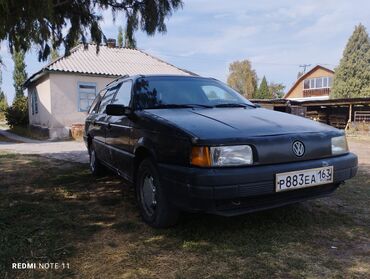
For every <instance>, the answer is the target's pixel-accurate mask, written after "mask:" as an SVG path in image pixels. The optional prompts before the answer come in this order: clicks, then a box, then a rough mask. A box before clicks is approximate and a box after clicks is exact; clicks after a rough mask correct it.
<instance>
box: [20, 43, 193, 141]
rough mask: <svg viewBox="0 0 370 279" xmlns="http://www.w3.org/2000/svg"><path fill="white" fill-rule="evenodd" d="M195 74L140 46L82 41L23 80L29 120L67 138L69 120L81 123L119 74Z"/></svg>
mask: <svg viewBox="0 0 370 279" xmlns="http://www.w3.org/2000/svg"><path fill="white" fill-rule="evenodd" d="M137 74H144V75H145V74H175V75H194V74H193V73H191V72H189V71H186V70H183V69H180V68H177V67H175V66H173V65H171V64H169V63H166V62H164V61H162V60H160V59H158V58H155V57H153V56H151V55H149V54H147V53H145V52H143V51H141V50H135V49H127V48H118V47H115V46H112V45H107V46H100V49H99V52H98V53H97V52H96V45H93V44H90V45H89V46H88V48H85V47H84V46H83V45H82V44H80V45H78V46H77V47H75V48H74V49H72V50H71V53H70V55H68V56H63V57H60V58H59V59H57V60H55V61H53V62H51V63H50V64H48V65H46V66H45V67H44V68H42V69H41V70H40V71H38V72H37V73H35V74H33V75H32V76H31V77H30V78H29V79H28V80H27V81H26V82H25V87H26V88H27V90H28V100H29V104H28V106H29V122H30V125H32V126H33V127H37V128H40V129H47V130H48V132H49V137H50V138H52V139H58V138H67V137H69V134H70V127H71V126H72V124H81V123H84V120H85V117H86V113H87V110H88V109H89V107H90V105H91V103H92V102H93V100H94V98H95V96H96V94H97V93H98V92H99V91H100V90H102V89H103V88H104V87H105V86H106V85H107V84H108V83H110V82H111V81H113V80H114V79H116V78H117V77H119V76H122V75H137Z"/></svg>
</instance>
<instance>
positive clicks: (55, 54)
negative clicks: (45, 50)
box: [49, 48, 60, 62]
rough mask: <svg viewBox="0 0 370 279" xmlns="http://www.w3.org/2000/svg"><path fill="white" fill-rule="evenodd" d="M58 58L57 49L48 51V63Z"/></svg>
mask: <svg viewBox="0 0 370 279" xmlns="http://www.w3.org/2000/svg"><path fill="white" fill-rule="evenodd" d="M59 57H60V55H59V51H58V49H57V48H52V49H51V51H50V58H49V62H52V61H55V60H57V59H58V58H59Z"/></svg>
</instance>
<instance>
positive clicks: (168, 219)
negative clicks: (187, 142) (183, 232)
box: [136, 159, 179, 228]
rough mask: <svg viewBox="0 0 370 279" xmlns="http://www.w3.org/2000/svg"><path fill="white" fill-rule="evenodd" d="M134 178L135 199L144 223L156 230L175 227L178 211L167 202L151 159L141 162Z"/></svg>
mask: <svg viewBox="0 0 370 279" xmlns="http://www.w3.org/2000/svg"><path fill="white" fill-rule="evenodd" d="M136 178H137V179H136V197H137V201H138V204H139V208H140V213H141V216H142V218H143V219H144V221H145V222H146V223H147V224H149V225H150V226H152V227H156V228H165V227H170V226H173V225H175V224H176V222H177V220H178V215H179V212H178V209H177V208H175V207H174V206H173V205H172V204H171V203H170V202H169V200H168V197H167V196H166V193H165V191H164V189H163V187H162V185H161V182H160V177H159V173H158V171H157V168H156V165H155V163H154V162H153V161H152V160H151V159H144V160H143V161H142V162H141V164H140V165H139V169H138V172H137V177H136Z"/></svg>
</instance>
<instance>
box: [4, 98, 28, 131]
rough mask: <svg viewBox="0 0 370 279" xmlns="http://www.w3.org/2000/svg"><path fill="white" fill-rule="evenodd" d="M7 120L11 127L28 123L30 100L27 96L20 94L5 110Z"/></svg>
mask: <svg viewBox="0 0 370 279" xmlns="http://www.w3.org/2000/svg"><path fill="white" fill-rule="evenodd" d="M5 118H6V122H7V123H8V125H9V126H10V127H14V126H24V125H27V124H28V101H27V97H25V96H18V97H17V98H15V99H14V101H13V104H12V105H11V106H10V107H8V108H7V109H6V111H5Z"/></svg>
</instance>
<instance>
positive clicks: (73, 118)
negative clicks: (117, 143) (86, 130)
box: [49, 73, 114, 138]
mask: <svg viewBox="0 0 370 279" xmlns="http://www.w3.org/2000/svg"><path fill="white" fill-rule="evenodd" d="M49 79H50V92H51V112H52V117H51V118H50V124H49V132H50V137H51V138H63V137H69V129H70V127H71V125H72V124H77V123H84V122H85V118H86V115H87V113H86V112H80V111H78V82H95V83H96V86H97V93H98V92H99V91H100V90H102V89H103V88H104V87H105V86H106V85H107V84H108V83H110V82H111V81H112V80H114V78H106V77H99V76H88V75H78V74H65V73H50V74H49Z"/></svg>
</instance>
